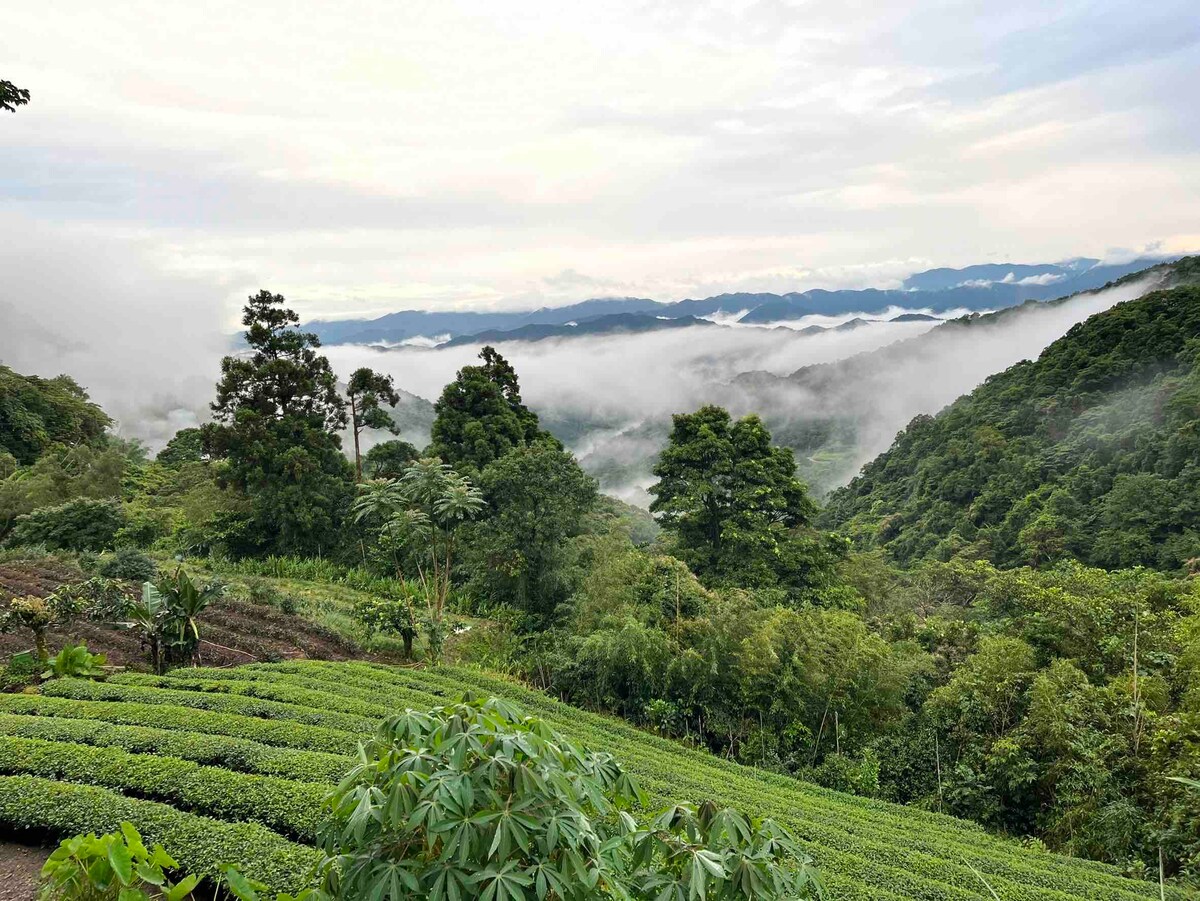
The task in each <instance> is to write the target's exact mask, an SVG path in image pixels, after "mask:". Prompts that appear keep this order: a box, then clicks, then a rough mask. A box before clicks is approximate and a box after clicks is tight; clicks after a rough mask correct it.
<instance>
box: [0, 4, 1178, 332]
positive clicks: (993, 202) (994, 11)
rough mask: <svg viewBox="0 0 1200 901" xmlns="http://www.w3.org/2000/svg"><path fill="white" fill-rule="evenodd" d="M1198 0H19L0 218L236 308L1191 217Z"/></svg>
mask: <svg viewBox="0 0 1200 901" xmlns="http://www.w3.org/2000/svg"><path fill="white" fill-rule="evenodd" d="M1192 6H1193V5H1192V3H1191V2H1190V0H1164V2H1161V3H1156V4H1150V5H1146V4H1135V3H1131V2H1128V0H1094V2H1072V3H1055V4H1047V3H1043V2H1028V0H1026V2H1016V3H1007V4H995V3H989V2H985V0H970V2H956V3H949V2H932V3H922V4H913V3H909V2H903V3H901V2H892V0H884V2H871V3H862V2H849V3H847V2H844V0H838V2H806V3H784V2H738V3H701V4H697V3H678V2H676V3H663V2H628V3H626V2H616V3H605V4H592V5H590V6H583V5H580V4H563V3H552V2H540V0H529V2H524V3H520V4H495V3H491V4H489V3H483V2H451V0H438V2H430V0H416V2H411V3H387V2H382V0H371V2H367V0H350V2H346V3H338V4H309V5H307V6H305V7H303V9H301V8H298V7H296V6H295V5H294V4H286V3H280V2H276V0H264V2H261V3H254V4H245V3H233V2H211V3H203V4H163V3H152V2H127V3H122V4H117V5H113V4H94V3H84V2H81V0H66V2H62V3H55V4H49V5H47V4H16V5H15V6H14V7H13V8H12V9H9V10H6V12H5V23H4V28H3V32H2V33H0V59H3V60H4V70H3V72H2V73H0V74H2V75H3V77H5V78H8V79H11V80H13V81H15V82H16V83H17V84H19V85H21V86H24V87H28V88H29V89H30V90H31V91H32V92H33V102H32V103H31V104H30V105H29V106H28V107H26V108H24V109H22V110H21V111H20V112H19V113H17V114H16V115H5V116H3V117H0V167H2V169H0V171H3V173H4V176H3V178H2V179H0V205H2V206H3V207H5V208H6V209H8V210H9V211H10V212H11V214H12V215H11V216H10V217H8V218H6V219H5V220H4V221H2V222H0V227H6V228H12V227H16V226H14V225H13V223H14V222H17V221H18V220H19V221H21V222H25V223H34V224H36V226H37V227H38V228H39V229H41V230H42V233H48V232H51V231H55V232H57V233H58V234H59V235H67V236H72V239H71V240H66V239H64V240H62V241H60V242H59V246H60V247H61V249H62V252H63V253H64V254H65V256H64V257H63V259H62V263H63V265H65V266H69V267H83V266H87V265H89V264H90V262H94V261H95V254H94V252H93V251H92V250H90V249H89V248H88V246H87V241H90V240H93V239H95V240H96V241H98V242H103V241H108V242H123V241H133V242H136V243H137V244H138V246H139V247H140V248H141V251H140V252H139V255H137V256H136V258H133V257H131V258H130V261H129V263H128V265H129V266H130V267H133V266H143V267H147V271H148V273H149V274H148V277H149V278H152V279H153V278H160V277H164V276H163V274H164V273H166V274H167V275H169V276H171V277H180V278H183V277H186V278H187V279H192V280H193V282H191V283H193V284H194V280H195V279H202V280H206V281H208V282H210V283H213V284H217V285H220V286H221V291H222V293H221V296H220V297H219V298H215V299H214V300H215V301H216V302H219V303H221V304H223V305H224V310H225V312H224V315H226V316H227V317H228V316H229V314H230V311H231V310H233V309H235V307H236V305H237V304H238V303H240V301H241V300H242V298H243V297H244V295H245V294H246V293H249V291H250V290H252V289H253V288H256V287H259V286H267V287H270V288H271V289H272V290H276V291H282V292H284V293H285V294H287V295H288V296H289V299H291V300H293V301H294V302H295V304H296V305H297V306H298V307H299V308H300V309H301V311H302V312H303V313H304V314H305V315H307V316H317V315H325V316H329V315H333V316H338V315H352V314H363V313H379V312H384V311H387V310H390V309H396V308H398V307H403V306H408V307H426V308H446V307H462V306H476V307H488V306H492V307H497V306H508V307H523V306H536V305H542V304H549V303H562V302H568V301H573V300H578V299H582V298H585V297H593V296H599V295H609V294H634V295H641V296H652V297H655V298H658V299H663V300H670V299H676V298H680V297H685V296H704V295H707V294H712V293H718V292H720V291H726V290H776V291H786V290H795V289H804V288H809V287H818V286H825V287H833V286H862V285H877V286H888V285H892V284H896V283H897V281H898V280H899V279H900V278H902V277H903V276H904V275H905V274H907V273H909V272H911V271H913V270H915V269H918V268H923V267H925V266H928V265H963V264H968V263H975V262H986V261H992V260H995V261H999V260H1005V259H1019V260H1029V261H1042V260H1053V259H1056V258H1060V257H1065V256H1070V255H1075V254H1089V255H1095V256H1103V255H1105V254H1108V253H1110V252H1117V249H1129V248H1135V249H1136V248H1142V247H1145V246H1147V245H1149V244H1151V243H1153V242H1161V244H1158V245H1157V246H1159V247H1160V248H1161V249H1163V250H1167V251H1172V250H1187V249H1195V248H1197V247H1200V226H1197V224H1196V222H1195V221H1194V213H1195V210H1196V209H1198V208H1200V112H1198V110H1200V107H1198V106H1197V105H1196V104H1195V102H1194V86H1195V85H1196V84H1197V83H1200V52H1197V50H1198V49H1200V17H1197V16H1196V15H1195V11H1194V9H1193V8H1192ZM80 235H84V236H88V237H86V238H80V239H79V240H74V238H75V237H78V236H80ZM97 246H99V245H97ZM104 246H115V245H104ZM74 251H78V253H79V256H78V257H77V258H76V257H74V256H72V253H73V252H74ZM16 265H18V266H19V265H20V263H19V261H18V262H17V264H16ZM130 272H132V269H131V270H130ZM84 275H85V276H86V273H84ZM171 293H172V292H166V295H167V296H164V297H163V298H162V301H161V302H162V304H163V305H164V308H170V306H171V305H172V304H182V303H184V302H185V300H184V298H185V297H186V296H188V292H187V291H181V292H179V294H180V296H179V297H171V296H170V295H171ZM93 300H94V302H95V303H98V304H102V305H104V306H106V307H108V308H110V309H113V310H118V309H120V304H121V303H122V298H121V297H119V296H108V295H102V294H98V295H94V297H93ZM26 302H34V301H32V300H30V301H26Z"/></svg>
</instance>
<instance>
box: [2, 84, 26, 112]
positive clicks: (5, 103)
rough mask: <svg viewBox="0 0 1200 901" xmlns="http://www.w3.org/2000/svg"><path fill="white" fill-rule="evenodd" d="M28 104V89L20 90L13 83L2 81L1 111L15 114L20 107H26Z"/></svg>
mask: <svg viewBox="0 0 1200 901" xmlns="http://www.w3.org/2000/svg"><path fill="white" fill-rule="evenodd" d="M28 102H29V90H28V88H19V87H17V86H16V85H15V84H13V83H12V82H11V81H5V80H3V79H0V109H2V110H7V111H8V112H10V113H15V112H16V111H17V107H18V106H24V105H25V104H27V103H28Z"/></svg>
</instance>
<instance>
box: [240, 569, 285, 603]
mask: <svg viewBox="0 0 1200 901" xmlns="http://www.w3.org/2000/svg"><path fill="white" fill-rule="evenodd" d="M246 595H247V597H248V599H249V600H250V603H252V604H258V605H259V606H260V607H278V606H279V604H280V597H281V595H280V592H279V589H278V588H276V587H275V586H274V585H272V584H271V583H270V582H268V581H266V580H265V579H261V578H258V577H257V576H252V577H251V578H249V579H247V580H246Z"/></svg>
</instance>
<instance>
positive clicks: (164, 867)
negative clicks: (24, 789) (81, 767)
mask: <svg viewBox="0 0 1200 901" xmlns="http://www.w3.org/2000/svg"><path fill="white" fill-rule="evenodd" d="M178 866H179V864H177V863H176V862H175V861H174V859H173V858H172V857H171V855H169V854H168V853H167V852H166V851H164V850H163V847H162V845H154V846H153V847H152V848H147V847H146V845H145V843H144V842H143V841H142V837H141V835H140V834H139V833H138V831H137V830H136V829H135V828H133V824H132V823H129V822H123V823H121V831H120V832H110V833H107V834H105V835H101V836H97V835H96V834H95V833H88V834H87V835H76V836H74V837H73V838H68V839H65V840H64V841H63V842H62V844H60V845H59V846H58V849H57V850H56V851H55V852H54V853H53V854H51V855H50V859H49V860H47V861H46V865H45V866H44V867H42V887H41V891H40V892H39V898H40V899H41V901H118V899H119V901H149V899H150V898H161V899H162V901H182V899H183V898H185V897H187V895H189V894H190V893H191V892H192V890H193V889H195V888H196V886H197V885H199V883H200V877H199V876H185V877H183V878H182V879H181V880H179V882H176V883H172V882H170V881H169V880H168V879H167V871H168V870H173V869H176V868H178Z"/></svg>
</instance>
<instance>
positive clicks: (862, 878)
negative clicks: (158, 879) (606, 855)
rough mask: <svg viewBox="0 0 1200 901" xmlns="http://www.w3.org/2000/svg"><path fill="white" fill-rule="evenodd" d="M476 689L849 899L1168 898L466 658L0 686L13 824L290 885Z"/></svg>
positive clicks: (1, 819) (0, 793) (5, 803)
mask: <svg viewBox="0 0 1200 901" xmlns="http://www.w3.org/2000/svg"><path fill="white" fill-rule="evenodd" d="M467 690H472V691H475V692H478V693H482V694H487V695H495V696H502V697H506V698H508V699H510V700H512V701H514V702H516V703H517V704H519V705H520V706H521V707H522V708H523V709H524V710H525V711H526V712H528V713H532V714H535V715H539V716H542V717H544V718H545V719H546V720H547V721H548V722H549V723H550V724H551V725H552V726H554V727H555V728H558V729H560V730H561V731H563V732H564V733H566V734H567V735H569V736H571V737H572V738H574V739H575V740H577V741H579V742H581V743H583V744H585V745H587V746H589V747H592V748H596V749H603V750H606V751H610V752H612V753H613V754H615V755H616V756H617V757H618V758H619V759H620V760H621V762H622V763H623V764H625V765H626V766H627V767H628V768H629V769H630V770H631V771H632V772H633V773H634V774H635V775H636V776H637V778H638V779H639V780H640V781H641V782H642V784H643V786H644V787H645V788H646V789H647V791H648V792H649V793H650V794H651V795H652V797H653V801H654V803H655V804H656V805H665V804H666V803H667V802H668V801H672V800H686V799H692V800H697V799H702V798H712V799H714V800H716V801H718V802H720V803H726V804H733V805H736V806H738V807H740V808H742V809H744V810H747V811H749V812H752V813H754V814H757V815H765V816H772V817H776V818H778V819H780V820H782V821H784V822H785V823H787V824H788V825H789V826H790V827H791V828H792V829H793V830H794V832H795V833H796V834H797V836H798V837H799V838H800V839H801V840H802V842H803V844H804V845H805V847H806V849H807V850H809V851H810V853H812V854H813V856H814V857H815V858H816V861H817V863H818V865H819V866H820V867H821V871H822V876H823V878H824V880H825V882H826V884H827V886H828V889H829V896H830V897H831V898H836V899H838V901H847V899H879V901H894V899H902V898H914V899H916V898H919V899H927V901H968V899H986V898H989V897H991V895H990V894H989V893H988V890H987V889H986V888H985V887H984V885H983V883H982V882H981V881H980V878H979V876H978V875H977V873H976V872H974V871H978V873H981V874H983V876H984V877H986V879H987V882H988V883H989V884H990V885H991V886H992V888H993V889H994V890H995V891H996V892H997V893H998V895H999V897H1001V898H1004V899H1006V901H1044V899H1058V901H1069V899H1075V898H1079V899H1083V898H1087V899H1106V901H1138V899H1147V901H1148V899H1152V898H1157V897H1159V895H1158V887H1157V886H1156V885H1152V884H1150V883H1148V882H1136V881H1130V880H1127V879H1124V878H1121V877H1120V876H1119V875H1118V874H1117V872H1116V871H1115V870H1113V869H1111V868H1109V867H1106V866H1104V865H1101V864H1097V863H1093V862H1088V861H1082V860H1072V859H1068V858H1063V857H1058V856H1055V855H1052V854H1048V853H1040V852H1034V851H1028V850H1025V849H1023V848H1022V847H1021V846H1020V845H1018V844H1017V843H1015V842H1011V841H1005V840H1002V839H998V838H994V837H992V836H990V835H988V834H987V833H985V832H984V831H983V830H982V829H980V828H979V827H977V826H974V825H972V824H968V823H965V822H962V821H959V820H955V819H952V818H950V817H945V816H941V815H938V814H934V813H927V812H924V811H920V810H916V809H910V808H904V807H898V806H895V805H889V804H885V803H882V802H877V801H869V800H865V799H862V798H857V797H853V796H848V795H841V794H838V793H836V792H831V791H828V790H825V789H820V788H816V787H814V786H811V785H808V784H805V783H802V782H797V781H795V780H792V779H787V778H784V777H781V776H774V775H770V774H767V773H763V772H760V771H757V770H752V769H749V768H747V767H741V766H738V765H736V764H732V763H729V762H726V761H722V760H720V759H718V758H715V757H712V756H710V755H708V754H705V753H702V752H699V751H694V750H690V749H688V748H685V747H684V746H682V745H678V744H675V743H672V742H669V741H666V740H664V739H659V738H655V737H654V736H651V735H648V734H646V733H643V732H639V731H637V730H635V729H633V728H632V727H630V726H628V725H625V724H623V723H620V722H618V721H615V720H611V719H608V718H605V717H602V716H598V715H595V714H590V713H584V712H582V711H580V710H577V709H575V708H572V707H569V706H567V705H565V704H561V703H558V702H556V701H553V700H551V699H549V698H548V697H546V696H545V695H543V694H541V693H538V692H535V691H531V690H529V689H526V688H523V687H520V686H518V685H515V684H513V683H510V682H508V681H505V680H502V679H500V678H498V677H494V676H488V675H485V674H482V673H479V672H477V671H471V670H463V669H457V668H453V667H443V668H439V669H436V670H432V671H412V670H406V669H394V668H388V667H384V666H379V665H371V664H363V663H319V662H295V663H286V664H280V665H256V666H250V667H240V668H235V669H225V670H177V671H175V672H174V673H171V674H170V675H168V676H165V677H156V676H145V675H136V674H126V675H121V676H118V677H116V678H114V679H113V680H111V681H110V682H108V683H94V682H87V681H78V680H60V681H55V682H52V683H49V684H47V685H45V686H43V693H42V694H41V695H0V825H2V826H4V827H6V828H17V829H21V828H28V829H49V830H51V831H53V832H58V833H62V832H69V831H78V830H107V829H111V828H113V827H114V826H116V825H117V823H118V822H119V821H120V820H121V819H128V820H131V821H132V822H134V824H135V825H137V826H138V828H139V829H141V830H142V831H143V833H144V834H145V835H146V836H147V837H148V838H149V839H151V840H154V841H161V842H163V843H164V844H166V845H167V847H168V849H169V850H170V851H171V853H172V854H174V855H175V856H176V858H177V859H178V860H179V861H180V862H181V864H182V865H183V866H185V867H188V868H190V869H193V870H197V871H203V872H212V871H213V869H214V868H215V867H216V865H217V864H218V863H220V862H223V861H225V862H233V863H235V864H239V865H240V866H242V867H244V868H245V869H246V871H248V872H251V873H254V874H255V875H256V876H258V877H259V878H261V879H262V880H263V881H264V882H267V883H268V884H270V885H271V886H272V887H274V888H295V887H297V886H299V885H300V884H302V883H303V881H304V879H305V873H306V871H307V868H308V867H309V866H310V865H311V863H312V860H313V851H312V848H311V844H312V841H313V836H314V830H315V829H316V825H317V823H318V822H319V817H320V804H321V798H322V796H323V794H324V792H325V791H326V790H327V789H328V787H329V785H330V784H331V783H332V782H334V781H336V779H337V778H338V775H339V773H340V772H342V771H343V770H344V769H345V768H348V767H349V766H350V764H351V758H350V756H349V755H351V754H352V753H353V751H354V747H355V743H356V742H357V741H358V739H360V738H361V737H363V736H365V735H367V734H368V733H369V732H370V731H371V730H372V729H373V726H374V724H375V722H376V721H377V720H378V719H380V718H382V717H383V716H385V715H387V714H390V713H393V712H395V711H396V710H398V709H403V708H404V707H414V708H418V709H428V708H430V707H433V706H435V705H437V704H440V703H444V702H445V700H446V699H448V698H453V697H456V696H458V695H459V694H461V693H462V692H464V691H467ZM1166 895H1167V897H1169V898H1173V899H1183V898H1187V897H1190V895H1189V894H1188V893H1186V892H1183V891H1181V890H1179V889H1174V888H1168V889H1167V891H1166Z"/></svg>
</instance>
